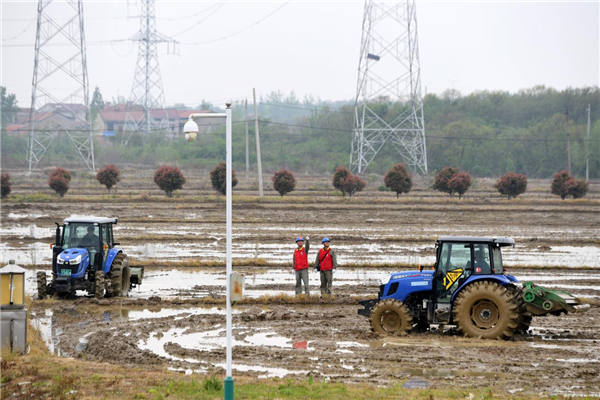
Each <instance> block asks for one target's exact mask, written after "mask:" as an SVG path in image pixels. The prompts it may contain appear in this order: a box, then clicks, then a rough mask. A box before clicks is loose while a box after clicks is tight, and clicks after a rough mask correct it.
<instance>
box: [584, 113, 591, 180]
mask: <svg viewBox="0 0 600 400" xmlns="http://www.w3.org/2000/svg"><path fill="white" fill-rule="evenodd" d="M591 111H592V109H591V105H590V104H588V106H587V112H588V130H587V143H586V145H585V180H586V182H589V181H590V114H591Z"/></svg>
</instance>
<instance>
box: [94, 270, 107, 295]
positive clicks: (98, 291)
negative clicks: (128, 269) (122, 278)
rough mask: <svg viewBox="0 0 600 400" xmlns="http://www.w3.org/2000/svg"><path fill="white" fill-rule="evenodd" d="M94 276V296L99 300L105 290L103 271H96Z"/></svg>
mask: <svg viewBox="0 0 600 400" xmlns="http://www.w3.org/2000/svg"><path fill="white" fill-rule="evenodd" d="M94 277H95V279H96V280H95V282H94V297H95V298H97V299H98V300H100V299H103V298H104V294H105V292H106V290H105V283H104V271H96V274H95V275H94Z"/></svg>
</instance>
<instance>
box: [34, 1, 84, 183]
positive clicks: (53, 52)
mask: <svg viewBox="0 0 600 400" xmlns="http://www.w3.org/2000/svg"><path fill="white" fill-rule="evenodd" d="M65 17H66V19H65ZM57 21H66V22H63V23H58V22H57ZM88 86H89V85H88V76H87V62H86V49H85V34H84V28H83V5H82V0H66V1H60V2H59V1H53V0H39V1H38V15H37V31H36V37H35V61H34V70H33V83H32V93H31V113H30V116H29V123H30V128H31V130H30V133H29V146H28V151H27V159H28V163H29V171H31V170H32V169H34V168H36V167H37V165H38V163H39V162H40V160H41V159H42V157H43V155H44V154H45V153H46V150H47V149H48V146H49V145H50V143H51V142H52V141H53V140H54V138H55V137H56V136H58V135H59V134H60V133H61V132H64V133H65V134H66V135H67V136H68V137H69V140H70V141H71V144H72V145H73V147H74V148H75V151H76V152H77V154H78V155H79V156H80V157H81V159H82V160H83V162H84V163H85V165H86V167H87V169H88V170H89V171H90V172H94V170H95V165H94V143H93V140H92V124H91V121H90V115H89V108H88V105H89V102H88Z"/></svg>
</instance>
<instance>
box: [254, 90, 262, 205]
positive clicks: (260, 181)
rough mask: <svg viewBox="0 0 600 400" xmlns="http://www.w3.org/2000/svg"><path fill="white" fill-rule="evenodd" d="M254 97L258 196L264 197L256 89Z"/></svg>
mask: <svg viewBox="0 0 600 400" xmlns="http://www.w3.org/2000/svg"><path fill="white" fill-rule="evenodd" d="M252 97H254V130H255V131H256V132H255V135H256V164H257V167H258V195H259V196H260V197H263V179H262V178H263V177H262V159H261V156H260V133H259V131H258V111H257V109H256V89H254V88H252Z"/></svg>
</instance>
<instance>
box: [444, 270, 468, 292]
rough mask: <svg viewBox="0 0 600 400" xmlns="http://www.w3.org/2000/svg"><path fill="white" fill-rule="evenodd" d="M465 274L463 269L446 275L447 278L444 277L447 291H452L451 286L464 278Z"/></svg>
mask: <svg viewBox="0 0 600 400" xmlns="http://www.w3.org/2000/svg"><path fill="white" fill-rule="evenodd" d="M463 272H464V271H463V270H462V269H461V268H457V269H453V270H452V271H448V272H447V273H446V276H445V277H444V287H445V288H446V290H448V289H450V286H452V284H453V283H454V282H456V281H457V280H458V278H460V277H461V276H462V274H463Z"/></svg>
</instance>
